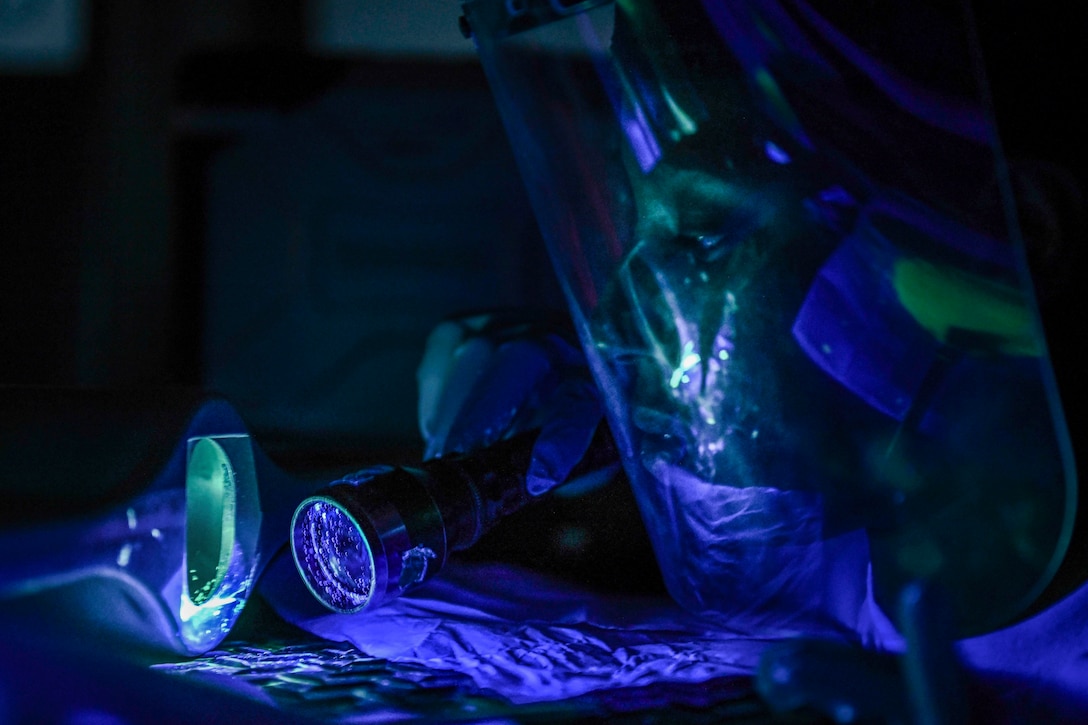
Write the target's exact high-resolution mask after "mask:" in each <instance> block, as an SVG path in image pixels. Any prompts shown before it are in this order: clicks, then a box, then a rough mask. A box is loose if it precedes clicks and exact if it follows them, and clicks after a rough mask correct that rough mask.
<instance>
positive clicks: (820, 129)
mask: <svg viewBox="0 0 1088 725" xmlns="http://www.w3.org/2000/svg"><path fill="white" fill-rule="evenodd" d="M463 6H464V11H465V17H464V25H465V26H466V30H467V31H468V32H469V33H470V34H471V36H472V37H473V38H474V40H475V42H476V44H477V48H478V50H479V53H480V57H481V60H482V62H483V65H484V69H485V71H486V72H487V74H488V77H489V81H490V83H491V85H492V88H493V90H494V93H495V96H496V99H497V101H498V104H499V107H500V111H501V112H502V114H503V118H504V121H505V124H506V127H507V131H508V134H509V136H510V138H511V141H512V143H513V147H514V150H515V154H516V155H517V156H518V160H519V164H520V168H521V171H522V175H523V178H524V180H525V182H526V185H527V188H528V190H529V193H530V196H531V198H532V200H533V203H534V209H535V212H536V214H537V217H538V221H539V222H540V225H541V227H542V230H543V232H544V235H545V238H546V240H547V242H548V244H549V248H550V252H551V254H552V258H553V262H554V266H555V269H556V271H557V274H558V276H559V278H560V281H561V283H562V284H563V286H564V291H565V293H566V296H567V299H568V302H569V306H570V311H571V317H572V319H573V321H574V326H575V328H576V332H577V335H578V338H579V340H580V342H581V346H582V350H583V351H584V360H585V364H586V365H587V366H588V369H589V370H590V371H591V373H592V377H593V380H594V382H595V383H596V388H595V389H593V388H592V387H591V386H586V385H584V384H582V385H579V386H574V387H572V386H569V385H566V386H563V390H564V391H566V394H567V395H568V397H567V398H566V399H567V400H568V401H569V400H578V401H580V402H579V404H578V405H569V404H564V405H558V406H555V405H552V406H549V405H547V404H543V405H542V404H541V401H543V400H548V399H551V398H550V397H549V395H544V396H543V397H542V396H541V392H540V391H541V388H539V387H538V386H535V385H534V384H533V383H532V381H534V380H549V381H551V382H549V383H548V384H549V386H550V387H549V388H548V389H547V390H548V391H551V392H554V391H555V390H557V389H558V387H559V384H558V383H556V378H555V377H554V376H548V375H543V374H541V375H539V376H536V377H533V376H525V377H519V376H518V375H515V374H513V373H511V370H513V369H514V368H515V367H516V368H518V369H536V368H535V367H533V366H531V365H530V366H528V368H526V366H525V361H526V360H527V359H528V360H532V361H535V363H539V365H537V367H539V368H540V370H542V371H543V370H547V369H549V367H548V365H549V363H548V361H550V360H555V359H563V360H566V361H567V363H565V365H567V368H568V369H574V368H575V367H576V366H572V365H569V361H570V360H571V359H572V358H571V357H570V347H569V346H563V348H562V349H563V351H564V354H563V355H560V356H558V357H557V356H556V354H555V346H556V341H557V339H558V338H556V337H554V336H552V337H548V336H539V335H534V334H532V333H531V332H530V333H529V334H525V335H521V336H520V337H519V336H516V335H515V336H514V337H516V338H517V342H516V345H515V344H514V342H512V340H513V337H511V336H510V335H507V334H506V333H502V334H499V335H498V336H496V335H494V334H493V333H494V332H495V331H496V330H497V329H500V327H501V329H504V330H507V331H509V330H510V329H512V328H511V327H510V326H509V325H506V326H499V327H496V326H494V325H489V324H487V323H485V322H483V321H482V320H483V318H472V319H468V320H462V321H458V322H451V323H447V324H446V325H444V326H443V327H441V328H439V330H436V332H435V335H433V336H432V340H431V343H430V345H429V348H428V353H427V355H426V357H425V359H424V363H423V365H422V366H421V369H420V384H421V425H422V429H423V432H424V436H425V437H426V438H427V439H428V443H429V445H428V452H429V453H430V454H433V455H437V454H441V453H444V452H447V451H450V450H469V449H471V448H473V447H474V446H478V445H485V444H487V443H489V442H490V441H491V440H494V439H495V438H496V437H498V436H501V435H503V434H505V433H506V432H508V431H511V430H513V429H514V428H516V427H517V426H516V424H515V423H514V421H515V419H518V420H524V419H526V415H525V413H524V412H522V413H519V415H517V416H514V415H513V414H512V413H511V412H510V411H514V410H519V409H521V410H524V409H526V408H535V409H536V410H537V411H538V412H539V411H540V410H548V411H550V412H548V413H547V414H546V415H544V416H543V417H544V418H545V419H547V420H548V421H549V423H548V424H547V427H546V428H545V432H546V433H547V432H548V431H551V432H552V435H541V437H540V438H539V439H538V441H537V444H536V445H537V453H538V456H537V459H538V462H539V466H538V473H539V475H537V476H535V477H534V481H535V483H534V486H535V488H536V489H537V492H544V491H546V490H548V489H549V488H551V487H553V486H556V485H558V484H560V483H562V481H563V479H564V478H565V475H566V473H567V472H569V471H570V470H571V468H572V467H573V465H574V463H575V462H576V461H577V459H578V458H579V457H580V456H581V454H582V453H583V452H584V450H585V446H586V445H587V443H588V440H589V434H590V433H592V430H593V428H594V427H595V425H596V421H597V417H598V415H599V412H600V410H601V408H600V407H598V403H597V401H598V400H599V401H600V405H601V406H603V409H604V413H605V415H606V417H607V420H608V422H609V424H610V427H611V430H612V432H613V434H614V436H615V438H616V443H617V445H618V448H619V450H620V452H621V454H622V457H623V463H624V467H625V471H626V473H627V476H628V478H629V480H630V483H631V486H632V489H633V491H634V494H635V497H636V499H637V501H638V504H639V509H640V512H641V514H642V518H643V521H644V523H645V526H646V530H647V532H648V534H649V537H650V539H651V542H652V544H653V547H654V551H655V554H656V557H657V560H658V565H659V567H660V569H661V573H662V576H663V578H664V581H665V584H666V587H667V588H668V590H669V593H670V594H671V595H672V597H673V598H674V599H675V600H676V601H677V602H679V603H680V604H681V605H683V606H684V607H685V608H687V609H689V610H691V611H695V612H699V613H702V614H706V615H708V616H712V617H716V618H718V619H719V620H720V621H721V622H722V623H723V625H724V626H727V627H729V628H731V629H733V630H735V631H740V632H744V633H747V634H750V635H753V636H763V637H766V638H767V639H771V640H787V641H789V642H791V644H789V645H788V646H787V647H785V648H784V649H781V650H774V649H772V650H771V651H769V652H768V655H767V657H765V665H766V666H765V668H764V671H763V672H762V673H761V677H762V682H763V687H764V689H765V690H766V691H768V692H769V693H771V695H772V696H773V697H778V698H779V699H781V700H782V701H783V702H787V701H790V702H794V703H795V704H810V705H816V706H818V707H821V708H823V709H826V710H828V711H829V712H830V714H833V715H834V716H835V717H839V716H840V715H842V716H843V717H845V715H844V713H845V712H846V710H842V709H841V707H846V708H847V709H850V708H853V709H852V710H851V712H852V713H853V714H854V715H855V716H860V715H859V712H860V713H861V714H862V715H864V714H865V713H866V712H868V713H869V714H873V713H874V712H875V713H878V714H879V712H880V711H881V709H882V708H884V709H888V710H894V709H895V707H896V706H897V705H903V707H908V705H905V704H903V703H904V700H902V699H897V698H906V700H907V701H909V702H910V703H911V704H910V705H909V706H911V707H914V708H915V714H916V715H917V716H918V717H919V718H921V719H925V718H926V716H927V713H928V715H931V716H933V717H937V718H938V719H940V718H941V717H943V718H945V719H953V720H954V719H955V717H956V715H955V713H957V712H960V710H959V709H958V708H961V707H962V706H963V704H962V702H960V699H961V696H962V692H961V690H960V688H957V687H953V686H952V685H950V684H949V683H950V682H951V681H952V680H953V679H955V678H956V677H957V676H958V675H957V674H956V672H955V669H956V667H955V665H954V663H955V662H956V661H957V659H958V658H957V655H956V654H955V653H954V652H953V650H952V645H951V642H952V640H953V639H956V640H961V642H967V644H966V645H961V650H960V653H961V655H962V656H963V657H965V658H966V659H967V660H968V661H969V662H970V663H971V664H973V665H977V666H979V667H983V668H992V669H1002V668H1004V666H1005V664H1006V662H1005V660H1002V659H1001V658H1002V657H1005V658H1008V656H1009V653H1008V652H1007V651H1005V650H1004V649H1003V647H1005V644H1003V643H1006V644H1007V642H1006V640H1008V641H1017V642H1031V641H1035V640H1033V639H1032V637H1033V636H1035V635H1033V634H1031V633H1032V632H1035V633H1037V632H1040V631H1043V630H1044V629H1045V626H1047V625H1046V624H1045V623H1044V624H1043V625H1040V626H1039V627H1036V628H1035V629H1034V630H1032V629H1030V628H1029V629H1028V630H1027V631H1028V634H1026V635H1025V634H1023V633H1022V631H1021V630H1017V629H1016V627H1017V626H1018V625H1017V624H1016V623H1017V622H1020V621H1021V620H1026V621H1027V622H1029V623H1030V622H1031V621H1033V620H1032V619H1030V617H1031V616H1032V615H1035V614H1036V613H1037V612H1039V611H1040V610H1041V609H1043V607H1044V606H1045V605H1047V604H1051V603H1053V602H1054V601H1057V600H1058V599H1060V598H1061V597H1062V596H1064V595H1065V594H1068V591H1069V590H1070V588H1071V587H1070V586H1066V585H1064V580H1065V577H1060V579H1061V580H1062V581H1059V582H1058V583H1057V584H1056V583H1055V574H1056V573H1057V572H1058V570H1059V568H1060V567H1061V565H1062V563H1063V561H1065V562H1068V561H1069V557H1067V556H1066V551H1067V549H1068V547H1069V544H1070V539H1071V537H1072V533H1073V523H1074V516H1075V512H1076V510H1077V506H1076V472H1075V466H1074V462H1073V458H1072V450H1071V446H1070V441H1069V436H1068V432H1067V429H1066V425H1065V422H1064V413H1063V411H1062V408H1061V404H1060V401H1059V398H1058V395H1057V390H1056V386H1055V382H1054V374H1053V371H1052V370H1051V366H1050V360H1049V357H1048V352H1047V343H1046V339H1045V337H1044V335H1043V330H1042V326H1041V323H1040V319H1039V313H1038V300H1037V299H1036V295H1035V291H1034V286H1033V282H1032V279H1031V277H1030V273H1029V270H1028V267H1027V251H1026V250H1025V245H1024V240H1023V237H1022V235H1021V232H1020V229H1019V227H1018V225H1017V223H1016V219H1015V204H1014V202H1013V195H1014V189H1013V181H1011V180H1010V175H1009V171H1008V167H1007V165H1006V164H1005V162H1004V159H1003V157H1002V152H1001V148H1000V146H999V145H998V142H997V135H996V130H995V126H994V121H993V118H992V114H991V110H990V102H989V97H988V95H987V94H988V89H987V87H986V84H985V77H984V73H983V72H982V64H981V59H980V52H979V49H978V40H977V38H976V37H975V35H974V27H973V19H972V16H971V14H970V11H969V8H967V7H966V6H965V5H962V4H960V3H922V4H918V3H909V4H908V3H891V4H881V5H879V6H877V5H876V4H867V5H865V6H864V8H859V7H857V6H855V5H854V4H849V5H848V4H843V3H832V2H803V1H801V0H794V1H789V0H757V1H756V2H732V1H730V0H700V1H693V2H654V1H652V0H618V1H617V2H610V1H608V0H582V1H577V0H521V1H519V2H514V1H512V0H511V1H507V2H502V1H498V0H496V1H495V2H489V1H488V0H470V1H468V2H465V3H463ZM1048 183H1049V182H1048ZM524 329H527V328H524ZM512 361H513V362H512ZM518 361H520V362H518ZM512 364H513V367H511V365H512ZM481 370H483V371H485V372H484V373H481V372H480V371H481ZM469 379H471V380H469ZM507 379H508V380H511V381H514V380H517V381H520V382H517V383H516V384H514V383H512V384H509V385H505V384H502V383H501V381H502V380H507ZM476 380H482V381H496V380H498V381H499V383H497V384H488V385H483V384H476V385H469V384H467V383H468V382H473V381H476ZM583 383H584V379H583ZM469 390H471V391H472V392H471V393H469V394H467V395H462V394H461V393H462V392H464V391H469ZM451 391H457V392H456V393H454V392H451ZM560 432H563V433H562V434H561V433H560ZM1078 594H1079V593H1078ZM1074 596H1076V595H1074ZM1069 601H1070V600H1069V599H1066V600H1065V601H1063V602H1062V603H1061V604H1060V605H1058V607H1057V608H1059V609H1060V607H1062V606H1068V602H1069ZM1040 616H1046V615H1045V614H1044V615H1040ZM1062 616H1064V615H1062ZM1059 626H1061V625H1059ZM1010 628H1011V629H1010ZM994 632H996V633H997V634H994V635H991V634H990V633H994ZM1008 632H1012V633H1013V634H1012V635H1008V634H1007V633H1008ZM798 636H799V637H801V638H802V639H799V640H794V639H792V638H794V637H798ZM1002 637H1006V640H1003V639H1002ZM965 638H966V639H965ZM1009 638H1011V639H1009ZM1082 639H1083V638H1082ZM832 640H834V641H843V640H845V641H848V642H849V641H853V642H854V643H856V644H860V645H862V646H863V647H865V649H864V650H857V651H855V650H853V649H846V650H839V649H835V648H832V649H830V650H828V649H826V647H827V646H828V645H827V644H826V643H827V642H829V641H832ZM995 642H996V643H997V644H995ZM798 643H800V644H798ZM806 643H808V644H806ZM1008 646H1009V647H1011V646H1013V645H1011V644H1009V645H1008ZM1046 647H1047V645H1046V644H1045V643H1044V644H1042V645H1038V646H1037V647H1036V649H1035V650H1034V651H1035V652H1039V651H1041V649H1042V650H1045V649H1046ZM904 649H905V650H906V653H907V654H906V659H905V663H906V664H905V665H903V669H904V670H905V671H906V672H907V675H908V676H907V677H906V678H905V680H904V681H905V682H906V685H905V686H901V684H899V683H900V678H899V674H898V670H896V669H895V667H892V668H891V669H892V671H893V674H892V675H889V676H887V677H885V678H884V679H880V677H879V676H878V675H875V674H873V673H874V672H876V671H878V670H881V668H882V667H884V668H885V670H886V669H887V668H886V667H885V665H884V664H880V665H879V666H877V665H874V666H873V667H869V665H870V664H872V662H870V660H867V659H866V657H867V656H868V654H869V653H872V652H874V651H882V650H893V651H901V650H904ZM810 650H811V651H810ZM860 652H865V653H866V654H865V655H862V654H860ZM813 653H814V654H813ZM1002 653H1003V654H1002ZM810 655H811V656H810ZM1070 656H1072V655H1070ZM1044 659H1045V658H1044ZM814 662H816V663H833V664H834V665H835V667H833V668H832V669H835V668H837V669H838V670H839V671H840V672H853V673H854V674H855V675H857V676H858V677H857V679H859V680H860V681H862V682H871V683H876V684H874V686H873V688H872V691H871V692H869V693H867V694H866V693H861V694H859V693H857V692H855V693H853V694H852V695H844V694H843V693H842V691H841V688H840V687H839V686H837V685H835V684H834V683H829V682H826V681H820V677H819V676H816V675H813V672H814V671H816V670H819V669H820V666H821V665H820V664H813V663H814ZM881 662H883V661H881ZM864 672H868V674H865V675H864V676H862V673H864ZM911 673H913V674H911ZM806 678H807V679H806ZM874 678H875V679H874ZM889 678H890V679H889ZM1059 679H1060V678H1059ZM893 681H894V683H895V684H889V683H890V682H893ZM903 687H905V694H904V690H903ZM862 689H864V687H863V688H862ZM836 708H840V709H838V710H837V709H836ZM866 708H868V710H867V709H866ZM885 714H886V713H885ZM847 719H850V718H847Z"/></svg>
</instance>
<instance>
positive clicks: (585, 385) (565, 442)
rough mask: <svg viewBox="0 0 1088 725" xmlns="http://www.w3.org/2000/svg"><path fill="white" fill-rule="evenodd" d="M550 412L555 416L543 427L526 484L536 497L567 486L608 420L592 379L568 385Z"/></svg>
mask: <svg viewBox="0 0 1088 725" xmlns="http://www.w3.org/2000/svg"><path fill="white" fill-rule="evenodd" d="M546 408H548V409H549V410H550V411H552V414H551V415H549V416H547V418H546V420H545V422H544V424H543V425H542V426H541V429H540V435H539V436H538V437H537V439H536V443H535V445H534V446H533V457H532V462H531V463H530V464H529V471H528V473H527V474H526V480H525V485H526V488H527V489H528V491H529V493H530V494H532V495H533V496H540V495H542V494H544V493H547V492H548V491H550V490H552V489H553V488H555V487H556V486H558V485H560V484H561V483H564V482H566V480H567V477H568V476H569V475H570V472H571V470H573V468H574V467H575V466H576V465H578V462H579V461H580V460H582V457H583V456H584V455H585V454H586V451H587V450H589V445H590V441H591V440H592V438H593V434H594V432H595V431H596V430H597V426H598V425H600V423H601V420H602V419H603V418H604V408H603V406H602V405H601V401H600V398H599V397H598V396H597V391H596V388H595V387H594V385H593V383H592V382H591V381H590V380H589V379H588V378H571V379H568V380H566V381H564V382H563V383H562V384H561V385H560V386H559V388H558V389H557V390H556V391H555V393H554V395H552V396H551V400H550V401H549V404H548V405H547V406H546Z"/></svg>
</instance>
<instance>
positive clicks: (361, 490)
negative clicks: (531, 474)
mask: <svg viewBox="0 0 1088 725" xmlns="http://www.w3.org/2000/svg"><path fill="white" fill-rule="evenodd" d="M536 438H537V433H536V432H530V433H523V434H520V435H518V436H514V437H512V438H510V439H508V440H504V441H500V442H498V443H496V444H494V445H492V446H490V447H488V448H485V449H482V450H480V451H477V452H474V453H471V454H467V455H450V456H445V457H442V458H436V459H433V460H430V461H427V462H425V463H423V464H422V465H420V466H419V467H416V468H408V467H390V466H382V467H378V468H370V469H366V470H364V471H361V472H359V473H358V474H355V475H354V476H351V477H349V478H347V479H345V480H342V481H339V482H337V483H334V484H332V485H331V486H329V487H328V488H326V489H325V490H323V491H321V492H320V493H318V494H317V495H315V496H311V497H310V498H307V499H306V500H305V501H303V502H302V503H301V504H300V505H299V507H298V509H296V511H295V515H294V519H293V521H292V524H291V549H292V552H293V553H294V557H295V565H296V566H297V567H298V570H299V573H300V574H301V575H302V579H303V580H304V581H305V582H306V586H307V587H308V588H309V589H310V591H311V592H313V594H314V596H315V597H317V599H318V600H319V601H320V602H321V603H322V604H323V605H325V606H326V607H328V608H329V609H331V610H332V611H334V612H340V613H352V612H359V611H363V610H368V609H372V608H374V607H377V606H380V605H381V604H382V603H383V602H386V601H389V600H391V599H393V598H395V597H398V596H400V595H401V594H403V593H404V592H406V591H408V590H409V589H412V588H414V587H416V586H418V585H419V584H422V583H423V582H425V581H427V580H428V579H430V578H431V577H433V576H434V575H435V574H436V573H437V572H438V571H439V570H440V569H441V568H442V567H443V566H444V565H445V563H446V560H447V557H448V556H449V554H450V552H453V551H458V550H463V549H467V548H468V547H470V546H472V545H473V544H474V543H476V541H478V540H479V539H480V537H481V536H483V534H484V533H486V532H487V531H488V530H490V529H491V528H492V527H493V526H494V525H495V524H496V523H498V522H499V520H500V519H502V518H504V517H506V516H508V515H510V514H512V513H514V512H515V511H517V510H519V509H520V508H522V507H523V506H525V505H526V504H527V503H529V502H530V501H531V500H532V499H533V495H532V494H530V493H529V491H528V490H527V489H526V485H525V477H526V473H527V471H528V469H529V465H530V463H531V461H532V453H533V444H534V443H535V441H536ZM618 470H619V456H618V454H617V453H616V449H615V445H614V443H613V442H612V438H611V433H610V432H609V431H608V429H607V427H606V426H605V425H603V424H602V425H601V426H600V427H598V429H597V431H596V434H595V435H594V438H593V441H592V443H591V444H590V447H589V451H588V452H587V453H586V455H585V456H584V457H583V459H582V461H581V462H580V463H579V464H578V466H576V467H575V469H574V470H573V471H572V472H571V475H570V480H574V479H578V478H584V477H586V476H590V475H595V476H596V475H611V474H613V473H615V472H616V471H618Z"/></svg>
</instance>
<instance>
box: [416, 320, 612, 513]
mask: <svg viewBox="0 0 1088 725" xmlns="http://www.w3.org/2000/svg"><path fill="white" fill-rule="evenodd" d="M417 381H418V385H419V428H420V432H421V433H422V435H423V439H424V441H425V442H426V449H425V454H424V457H425V458H427V459H430V458H434V457H437V456H441V455H444V454H447V453H454V452H457V453H466V452H469V451H472V450H475V449H477V448H482V447H485V446H488V445H490V444H492V443H494V442H496V441H498V440H501V439H504V438H507V437H509V436H512V435H515V434H517V433H521V432H524V431H529V430H534V429H539V430H540V435H539V436H538V438H537V440H536V443H535V445H534V448H533V458H532V463H531V465H530V468H529V474H528V477H527V481H526V485H527V487H528V490H529V492H530V493H531V494H533V495H540V494H542V493H545V492H547V491H550V490H551V489H553V488H555V487H556V486H558V485H559V484H561V483H563V482H564V481H565V480H566V479H567V476H568V475H569V473H570V471H571V469H573V468H574V466H575V464H577V463H578V461H579V460H580V459H581V458H582V456H583V455H584V454H585V452H586V450H587V449H588V447H589V443H590V439H591V438H592V436H593V432H594V431H595V430H596V428H597V426H598V425H599V424H600V422H601V420H602V418H603V409H602V405H601V402H600V398H599V396H598V392H597V388H596V386H595V385H594V383H593V380H592V377H591V375H590V372H589V368H588V366H587V365H586V361H585V358H584V356H583V354H582V351H581V348H580V346H579V345H578V343H577V341H576V339H575V337H574V335H573V332H572V331H571V329H570V323H569V321H568V320H567V318H566V317H565V316H559V315H558V314H555V315H550V314H540V313H525V312H515V311H503V312H490V313H485V314H477V315H470V316H465V317H458V318H453V319H449V320H446V321H443V322H442V323H440V324H439V325H438V326H437V327H436V328H435V329H434V330H433V331H432V332H431V335H430V337H429V338H428V340H427V343H426V347H425V349H424V354H423V360H422V361H421V363H420V365H419V369H418V372H417Z"/></svg>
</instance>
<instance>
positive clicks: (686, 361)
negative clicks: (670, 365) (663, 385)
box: [669, 340, 702, 388]
mask: <svg viewBox="0 0 1088 725" xmlns="http://www.w3.org/2000/svg"><path fill="white" fill-rule="evenodd" d="M694 350H695V343H694V342H693V341H692V340H688V341H687V343H686V344H685V345H684V353H683V355H682V356H681V357H680V365H679V366H677V368H676V369H675V370H673V373H672V377H671V378H670V379H669V386H670V387H672V388H678V387H680V383H687V382H690V378H689V377H688V373H689V372H690V371H691V370H692V369H693V368H694V367H695V366H696V365H698V364H699V363H700V362H701V361H702V358H700V357H699V353H697V352H695V351H694Z"/></svg>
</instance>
